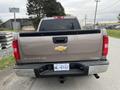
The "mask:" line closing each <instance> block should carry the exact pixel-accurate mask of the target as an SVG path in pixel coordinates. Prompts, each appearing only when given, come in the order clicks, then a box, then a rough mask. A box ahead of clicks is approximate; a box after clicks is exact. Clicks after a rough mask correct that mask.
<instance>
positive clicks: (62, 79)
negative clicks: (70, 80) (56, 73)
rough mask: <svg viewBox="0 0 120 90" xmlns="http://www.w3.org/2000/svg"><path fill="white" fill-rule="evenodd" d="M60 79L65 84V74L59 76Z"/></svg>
mask: <svg viewBox="0 0 120 90" xmlns="http://www.w3.org/2000/svg"><path fill="white" fill-rule="evenodd" d="M59 81H60V83H61V84H64V82H65V77H64V76H60V77H59Z"/></svg>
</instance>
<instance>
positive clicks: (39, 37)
mask: <svg viewBox="0 0 120 90" xmlns="http://www.w3.org/2000/svg"><path fill="white" fill-rule="evenodd" d="M92 32H93V33H92ZM101 33H102V32H101V31H100V30H94V31H93V30H91V31H76V33H75V32H69V33H68V32H67V33H65V32H64V33H61V32H60V33H56V34H55V33H52V34H50V33H49V34H47V35H46V34H45V35H44V34H40V33H21V34H20V35H19V38H18V40H19V47H20V48H19V49H20V56H21V60H20V62H26V63H29V62H30V63H31V62H57V61H80V60H94V59H100V58H101V57H102V43H103V41H102V38H103V36H102V34H101ZM53 38H66V39H67V41H66V42H61V41H60V42H59V43H55V42H54V39H53ZM60 46H62V47H66V50H63V51H57V50H55V48H57V47H60Z"/></svg>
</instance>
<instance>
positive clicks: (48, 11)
mask: <svg viewBox="0 0 120 90" xmlns="http://www.w3.org/2000/svg"><path fill="white" fill-rule="evenodd" d="M27 13H28V15H29V16H30V18H31V20H32V21H33V25H34V27H35V28H37V26H38V24H39V21H40V20H41V18H43V17H45V16H47V17H52V16H64V15H65V12H64V8H63V6H62V5H61V3H60V2H57V1H56V0H28V3H27Z"/></svg>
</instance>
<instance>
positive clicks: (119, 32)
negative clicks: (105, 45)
mask: <svg viewBox="0 0 120 90" xmlns="http://www.w3.org/2000/svg"><path fill="white" fill-rule="evenodd" d="M107 33H108V35H109V36H111V37H115V38H120V30H107Z"/></svg>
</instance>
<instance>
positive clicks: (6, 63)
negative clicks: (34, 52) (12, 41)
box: [0, 55, 15, 70]
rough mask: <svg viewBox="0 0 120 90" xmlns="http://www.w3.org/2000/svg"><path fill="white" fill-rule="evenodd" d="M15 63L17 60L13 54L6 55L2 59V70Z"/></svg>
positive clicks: (0, 67)
mask: <svg viewBox="0 0 120 90" xmlns="http://www.w3.org/2000/svg"><path fill="white" fill-rule="evenodd" d="M14 64H15V60H14V57H13V56H12V55H11V56H7V57H4V58H2V59H1V60H0V70H2V69H4V68H7V67H9V66H12V65H14Z"/></svg>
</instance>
